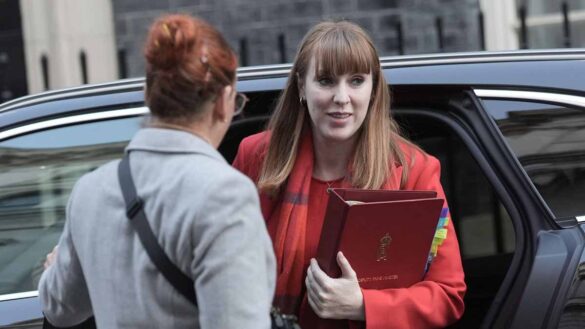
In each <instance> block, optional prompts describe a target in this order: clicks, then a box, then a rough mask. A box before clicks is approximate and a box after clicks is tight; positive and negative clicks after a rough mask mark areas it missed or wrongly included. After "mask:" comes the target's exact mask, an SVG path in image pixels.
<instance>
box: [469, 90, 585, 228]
mask: <svg viewBox="0 0 585 329" xmlns="http://www.w3.org/2000/svg"><path fill="white" fill-rule="evenodd" d="M473 93H474V94H475V96H476V97H478V98H479V99H480V100H483V99H485V100H504V101H519V102H532V103H549V104H554V105H559V106H568V107H576V108H579V109H581V110H583V111H585V96H578V95H572V94H565V93H560V92H552V91H534V90H510V89H491V88H474V89H473ZM485 112H486V113H488V115H489V111H488V110H485ZM490 119H491V116H490ZM491 122H492V124H493V126H494V127H495V128H496V129H497V131H498V132H499V134H500V136H501V138H502V140H504V141H505V140H506V138H505V136H503V134H502V133H501V131H500V128H499V127H498V125H497V123H496V122H495V121H494V120H493V119H491ZM505 145H506V148H507V152H509V154H510V155H511V156H512V157H513V158H514V159H515V160H516V162H517V165H518V167H519V168H521V169H522V172H523V173H524V179H525V180H526V181H527V183H529V184H530V185H531V187H532V192H533V193H534V196H535V197H537V198H538V199H539V200H540V201H541V203H542V206H543V207H544V208H545V210H546V212H547V216H548V217H549V218H550V219H552V220H554V221H555V222H557V223H559V225H561V226H562V224H561V222H562V221H563V220H566V218H558V217H556V216H555V214H554V213H553V211H552V210H551V209H550V207H549V205H548V203H547V201H546V200H544V198H543V197H542V195H541V194H540V192H539V191H538V189H537V188H536V186H534V184H533V183H532V180H531V179H530V177H529V176H528V174H527V173H526V171H525V170H524V167H523V166H522V164H520V162H519V160H518V157H517V156H516V153H514V151H513V150H512V149H511V148H510V147H509V145H508V143H505ZM575 220H576V221H577V223H579V224H581V223H585V214H583V215H578V216H575Z"/></svg>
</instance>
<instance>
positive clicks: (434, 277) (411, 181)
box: [233, 132, 466, 329]
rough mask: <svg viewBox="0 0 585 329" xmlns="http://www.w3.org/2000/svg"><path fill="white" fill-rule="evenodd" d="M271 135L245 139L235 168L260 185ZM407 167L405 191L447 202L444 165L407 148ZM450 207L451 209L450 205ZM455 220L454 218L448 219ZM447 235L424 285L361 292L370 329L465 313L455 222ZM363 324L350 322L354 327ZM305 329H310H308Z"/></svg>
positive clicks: (424, 324) (433, 322)
mask: <svg viewBox="0 0 585 329" xmlns="http://www.w3.org/2000/svg"><path fill="white" fill-rule="evenodd" d="M269 138H270V137H269V134H268V133H266V132H262V133H259V134H256V135H252V136H249V137H247V138H245V139H244V140H243V141H242V142H241V144H240V147H239V149H238V154H237V156H236V159H235V160H234V163H233V166H234V167H235V168H237V169H239V170H240V171H242V172H243V173H244V174H246V175H247V176H248V177H250V178H251V179H252V180H253V181H255V182H257V181H258V177H259V173H260V168H261V167H262V163H263V160H264V157H265V155H266V151H267V146H268V141H269ZM402 151H403V152H404V154H405V156H406V163H408V164H409V165H410V168H409V170H410V171H409V173H408V180H407V182H406V184H405V186H404V188H403V189H405V190H433V191H436V192H437V194H438V197H441V198H445V194H444V192H443V188H442V186H441V182H440V175H441V173H440V172H441V166H440V163H439V161H438V160H437V159H436V158H434V157H432V156H430V155H428V154H426V153H423V152H421V151H420V150H418V149H417V148H414V147H412V146H410V145H406V144H405V145H403V147H402ZM392 172H393V174H392V175H391V178H390V179H389V182H388V183H389V184H387V185H389V186H391V187H392V188H396V189H397V188H399V186H400V178H401V174H402V166H398V165H395V166H393V168H392ZM260 203H261V207H262V214H263V215H264V218H270V213H271V212H272V209H274V206H275V204H274V203H275V201H274V200H273V199H271V198H270V197H268V196H267V195H264V194H263V193H260ZM445 207H447V205H446V204H445ZM449 217H450V216H449ZM447 230H448V233H447V237H446V239H445V240H444V242H443V244H442V245H441V246H440V247H439V249H438V252H437V255H436V257H435V258H434V259H433V262H432V264H431V266H430V268H429V271H428V272H427V274H426V276H425V278H424V280H423V281H421V282H419V283H417V284H415V285H413V286H411V287H409V288H401V289H386V290H370V289H362V293H363V296H364V304H365V318H366V321H365V327H366V328H368V329H375V328H442V327H445V326H448V325H449V324H451V323H453V322H455V321H456V320H457V319H459V318H460V317H461V315H462V314H463V311H464V308H465V307H464V304H463V296H464V295H465V290H466V285H465V281H464V274H463V267H462V265H461V257H460V254H459V244H458V242H457V236H456V235H455V230H454V228H453V224H452V223H449V224H448V225H447ZM362 325H363V323H359V322H354V321H351V327H361V326H362ZM303 329H305V328H303Z"/></svg>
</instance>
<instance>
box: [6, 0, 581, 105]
mask: <svg viewBox="0 0 585 329" xmlns="http://www.w3.org/2000/svg"><path fill="white" fill-rule="evenodd" d="M169 12H172V13H180V12H182V13H189V14H193V15H197V16H199V17H202V18H204V19H206V20H207V21H209V22H210V23H212V24H213V25H215V26H216V27H217V28H218V29H219V30H221V31H222V32H223V33H224V35H225V36H226V38H227V39H228V41H229V42H230V44H231V45H232V47H233V48H234V49H235V50H236V51H237V52H238V53H239V56H240V64H241V65H264V64H277V63H286V62H290V61H292V60H293V56H294V53H295V51H296V46H297V44H298V43H299V41H300V39H301V38H302V36H303V35H304V34H305V33H306V32H307V30H308V29H309V28H310V26H312V25H313V24H315V23H316V22H319V21H321V20H323V19H331V18H344V19H349V20H351V21H354V22H356V23H358V24H360V25H361V26H363V27H364V28H365V29H367V30H368V31H369V32H370V34H371V35H372V37H373V39H374V42H375V44H376V46H377V47H378V50H379V52H380V55H381V56H392V55H403V54H422V53H440V52H459V51H479V50H513V49H519V48H532V49H540V48H567V47H584V46H585V0H115V1H114V0H84V1H77V0H46V1H38V0H36V1H35V0H0V103H1V102H4V101H7V100H9V99H12V98H15V97H19V96H23V95H26V94H32V93H37V92H41V91H44V90H50V89H56V88H63V87H70V86H78V85H82V84H86V83H99V82H105V81H111V80H116V79H119V78H130V77H139V76H142V75H143V72H144V60H143V58H142V47H143V43H144V40H145V36H146V33H147V29H148V27H149V25H150V24H151V23H152V22H153V20H154V19H155V18H156V17H158V16H159V15H160V14H162V13H169Z"/></svg>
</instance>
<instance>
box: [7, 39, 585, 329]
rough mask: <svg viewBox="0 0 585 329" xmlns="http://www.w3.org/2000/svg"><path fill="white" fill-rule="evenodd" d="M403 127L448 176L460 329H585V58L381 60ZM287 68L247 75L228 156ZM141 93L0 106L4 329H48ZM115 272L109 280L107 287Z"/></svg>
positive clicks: (529, 55) (266, 107)
mask: <svg viewBox="0 0 585 329" xmlns="http://www.w3.org/2000/svg"><path fill="white" fill-rule="evenodd" d="M381 61H382V66H383V69H384V74H385V75H386V78H387V80H388V81H389V82H390V88H391V92H392V97H393V104H392V109H391V111H390V112H391V113H392V115H394V116H395V118H396V119H397V120H398V122H399V123H400V125H401V127H402V129H403V131H404V134H405V135H407V136H408V137H410V138H411V139H412V140H414V141H415V142H416V143H417V144H418V145H420V146H421V147H422V148H423V149H425V150H426V151H427V152H429V153H431V154H433V155H434V156H436V157H437V158H438V159H439V160H440V161H441V163H442V177H441V178H442V182H443V187H444V188H445V192H446V194H447V198H448V200H449V203H450V207H451V210H452V217H453V222H454V223H455V226H456V230H457V234H458V237H459V242H460V247H461V254H462V259H463V265H464V270H465V276H466V282H467V284H468V292H467V295H466V296H465V302H466V311H465V314H464V316H463V318H462V319H461V320H460V321H459V322H458V323H456V324H455V325H453V328H478V327H483V328H522V329H524V328H558V327H560V328H582V327H585V284H584V283H583V280H584V278H585V263H584V262H585V254H584V252H583V247H584V245H585V233H584V228H585V226H583V223H585V50H584V49H581V50H564V51H561V50H559V51H556V50H551V51H531V52H503V53H471V54H452V55H448V54H447V55H446V54H441V55H432V56H408V57H406V56H404V57H392V58H383V59H382V60H381ZM289 69H290V66H289V65H278V66H263V67H251V68H242V69H240V70H239V71H238V74H239V77H238V89H239V91H241V92H244V93H246V94H247V95H248V97H249V98H250V99H251V101H250V103H249V104H248V106H247V108H246V109H245V113H244V114H243V115H242V116H240V117H237V118H235V120H234V122H233V124H232V126H231V129H230V130H229V132H228V134H227V136H226V138H225V139H224V141H223V143H222V145H221V146H220V151H221V152H222V154H223V155H224V156H225V158H226V159H227V160H228V161H231V160H232V159H233V158H234V156H235V152H236V150H237V147H238V144H239V142H240V140H241V139H242V138H244V137H245V136H248V135H250V134H253V133H255V132H258V131H260V130H262V129H263V128H264V126H265V124H266V120H267V118H268V116H269V114H270V111H271V110H272V109H273V107H274V103H275V100H276V99H277V97H278V95H279V94H280V92H281V90H282V88H283V87H284V85H285V82H286V79H287V74H288V71H289ZM143 85H144V80H143V79H136V80H125V81H119V82H115V83H109V84H103V85H95V86H83V87H79V88H73V89H68V90H63V91H54V92H47V93H43V94H39V95H33V96H29V97H25V98H21V99H18V100H14V101H11V102H9V103H5V104H3V105H0V326H2V327H3V328H39V324H40V320H39V319H40V318H41V310H40V305H39V300H38V297H37V291H36V287H37V282H38V278H39V276H40V273H41V269H42V262H43V261H44V257H45V255H46V254H47V253H48V252H49V251H50V250H51V249H52V248H53V246H54V245H55V244H56V242H57V239H58V237H59V235H60V232H61V230H62V228H63V224H64V218H65V216H64V209H65V204H66V202H67V198H68V195H69V193H70V191H71V188H72V186H73V184H74V183H75V181H76V180H77V179H78V178H79V177H80V176H81V175H82V174H84V173H86V172H88V171H90V170H93V169H94V168H96V167H97V166H99V165H101V164H103V163H105V162H107V161H110V160H112V159H115V158H119V157H120V156H121V155H122V151H123V148H124V147H125V145H126V144H127V142H128V141H129V139H130V138H131V137H132V136H133V134H134V133H135V132H136V130H137V129H139V128H140V127H141V125H143V124H144V116H145V115H146V114H147V113H148V109H147V108H146V107H145V105H144V101H143ZM106 270H107V269H104V271H106Z"/></svg>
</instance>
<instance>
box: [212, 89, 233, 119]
mask: <svg viewBox="0 0 585 329" xmlns="http://www.w3.org/2000/svg"><path fill="white" fill-rule="evenodd" d="M232 92H233V88H232V86H230V85H228V86H225V87H223V88H222V89H221V91H220V92H219V95H218V96H217V100H216V101H215V107H214V113H215V117H216V118H217V119H218V120H219V121H222V122H225V121H227V120H229V118H230V115H231V112H233V109H230V101H231V96H232Z"/></svg>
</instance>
